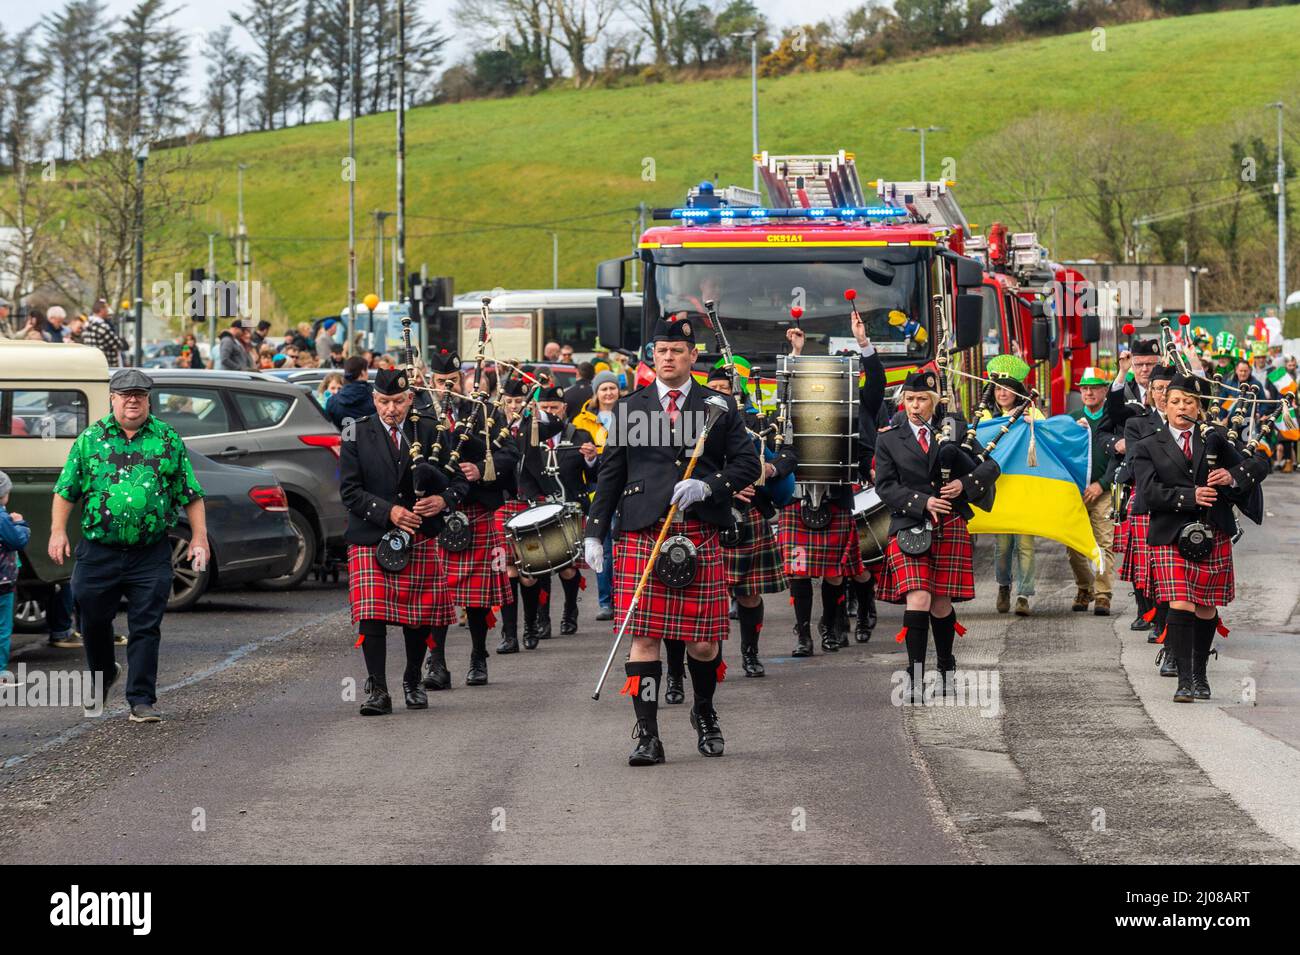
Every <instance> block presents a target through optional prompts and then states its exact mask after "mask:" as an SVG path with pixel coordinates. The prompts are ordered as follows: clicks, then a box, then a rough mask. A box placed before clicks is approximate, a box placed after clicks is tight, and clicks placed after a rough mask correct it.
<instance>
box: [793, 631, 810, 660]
mask: <svg viewBox="0 0 1300 955" xmlns="http://www.w3.org/2000/svg"><path fill="white" fill-rule="evenodd" d="M794 638H795V644H794V649H793V650H791V651H790V656H792V657H810V656H812V655H813V640H812V626H811V625H809V624H807V623H796V624H795V625H794Z"/></svg>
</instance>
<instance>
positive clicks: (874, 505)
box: [853, 487, 889, 564]
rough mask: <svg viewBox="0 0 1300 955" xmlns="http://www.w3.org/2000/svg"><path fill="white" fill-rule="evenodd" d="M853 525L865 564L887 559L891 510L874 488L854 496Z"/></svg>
mask: <svg viewBox="0 0 1300 955" xmlns="http://www.w3.org/2000/svg"><path fill="white" fill-rule="evenodd" d="M853 523H854V524H855V525H856V526H857V529H858V547H859V549H860V550H861V551H862V562H863V563H864V564H876V563H879V562H880V561H882V560H884V559H885V551H886V550H888V549H889V508H888V507H886V506H885V502H884V501H882V500H881V499H880V495H879V494H877V493H876V489H875V488H874V487H869V488H866V489H865V490H862V491H859V492H858V493H857V494H854V495H853Z"/></svg>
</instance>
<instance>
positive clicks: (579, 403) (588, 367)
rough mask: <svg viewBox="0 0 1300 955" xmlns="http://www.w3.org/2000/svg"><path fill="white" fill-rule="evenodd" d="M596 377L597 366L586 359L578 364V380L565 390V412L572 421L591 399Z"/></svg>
mask: <svg viewBox="0 0 1300 955" xmlns="http://www.w3.org/2000/svg"><path fill="white" fill-rule="evenodd" d="M595 377H596V368H595V366H594V365H592V363H591V362H589V361H584V362H583V363H582V364H580V365H579V366H578V380H577V381H575V382H574V383H573V384H572V385H571V386H570V387H569V388H567V389H565V392H564V407H565V412H564V413H565V416H566V417H567V418H568V419H569V420H570V421H572V420H573V419H574V418H576V417H577V416H578V412H579V411H581V410H582V408H583V406H584V405H585V404H586V403H587V402H588V401H590V400H591V396H592V393H593V392H592V388H591V381H592V379H593V378H595Z"/></svg>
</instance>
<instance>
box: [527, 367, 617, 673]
mask: <svg viewBox="0 0 1300 955" xmlns="http://www.w3.org/2000/svg"><path fill="white" fill-rule="evenodd" d="M538 398H539V400H538V407H539V408H540V409H541V411H542V414H543V417H542V418H541V419H539V422H538V436H539V438H540V439H541V442H542V443H541V445H540V446H538V447H532V446H531V445H530V444H529V441H528V435H527V434H526V433H525V434H521V435H520V438H519V442H518V448H517V451H518V454H519V456H520V460H519V469H518V472H517V474H516V484H517V486H518V488H519V499H520V500H521V501H525V502H528V506H532V505H533V504H535V503H539V502H542V501H545V500H547V499H549V498H551V497H552V496H554V495H556V494H557V493H562V495H563V498H564V500H566V501H571V502H574V503H576V504H580V505H581V506H582V510H583V513H584V514H585V513H586V511H587V507H588V498H587V492H588V490H589V489H590V487H589V486H590V485H593V484H594V483H595V476H596V458H597V455H598V452H597V450H596V445H595V443H594V442H593V441H592V439H591V435H589V434H588V433H587V432H586V431H581V430H579V429H577V428H575V427H574V426H573V425H572V424H570V423H569V422H568V421H566V420H565V404H564V393H563V391H562V390H561V389H559V388H557V387H555V386H554V385H544V386H542V389H541V392H540V394H539V396H538ZM562 444H563V445H568V446H561V445H562ZM552 450H553V451H554V452H555V461H556V467H557V469H558V470H559V475H558V476H557V477H551V476H549V475H547V474H545V473H544V471H545V468H546V465H547V459H548V457H549V452H550V451H552ZM557 482H558V485H557ZM581 567H582V561H581V558H579V560H578V561H577V562H576V563H575V564H573V565H571V566H569V567H566V568H564V569H563V570H561V571H560V586H561V587H563V588H564V611H563V614H562V616H561V617H560V633H562V634H572V633H577V632H578V589H579V587H580V586H581V583H582V577H581V576H580V570H581ZM519 583H520V585H521V587H522V590H521V596H522V599H523V604H524V647H525V648H526V649H529V650H532V649H534V648H535V647H536V646H537V641H538V640H549V639H550V638H551V609H550V595H551V575H550V574H541V575H540V576H538V577H536V578H533V577H528V576H523V577H521V578H520V580H519Z"/></svg>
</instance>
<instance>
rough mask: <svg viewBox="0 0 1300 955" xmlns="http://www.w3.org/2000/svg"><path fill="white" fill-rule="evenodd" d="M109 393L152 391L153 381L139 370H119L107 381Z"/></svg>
mask: <svg viewBox="0 0 1300 955" xmlns="http://www.w3.org/2000/svg"><path fill="white" fill-rule="evenodd" d="M108 390H109V391H152V390H153V379H152V378H150V377H149V376H148V375H146V374H145V373H144V372H142V371H141V370H140V369H139V368H121V369H119V370H117V371H115V372H113V377H112V378H110V379H108Z"/></svg>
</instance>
